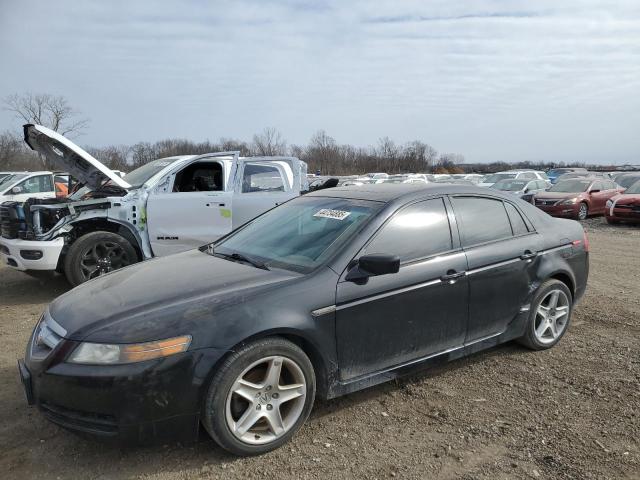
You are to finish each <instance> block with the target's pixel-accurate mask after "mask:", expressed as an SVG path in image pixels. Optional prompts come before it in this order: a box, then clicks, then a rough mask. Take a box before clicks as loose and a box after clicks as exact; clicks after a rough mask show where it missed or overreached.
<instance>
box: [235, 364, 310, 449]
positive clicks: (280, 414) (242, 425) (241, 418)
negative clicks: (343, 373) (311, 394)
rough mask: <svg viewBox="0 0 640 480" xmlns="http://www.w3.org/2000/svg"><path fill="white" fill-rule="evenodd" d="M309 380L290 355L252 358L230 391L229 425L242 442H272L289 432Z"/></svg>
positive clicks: (297, 414)
mask: <svg viewBox="0 0 640 480" xmlns="http://www.w3.org/2000/svg"><path fill="white" fill-rule="evenodd" d="M306 395H307V382H306V379H305V377H304V373H303V372H302V369H301V368H300V366H299V365H298V364H297V363H296V362H294V361H293V360H291V359H290V358H287V357H283V356H270V357H265V358H262V359H260V360H258V361H256V362H253V363H252V364H251V365H249V367H247V368H246V369H245V370H244V371H243V372H242V373H241V374H240V375H239V376H238V378H236V380H235V382H234V383H233V385H232V387H231V390H230V391H229V394H228V395H227V400H226V407H225V410H226V411H225V416H226V422H227V427H228V428H229V430H230V431H231V433H232V434H233V435H234V436H235V437H236V438H237V439H239V440H241V441H242V442H245V443H248V444H251V445H264V444H267V443H270V442H272V441H274V440H276V439H278V438H280V437H282V436H283V435H284V434H285V433H287V432H288V431H289V430H290V429H291V428H292V427H293V426H294V425H295V424H296V422H297V420H298V419H299V418H300V415H301V414H302V412H303V410H304V405H305V400H306Z"/></svg>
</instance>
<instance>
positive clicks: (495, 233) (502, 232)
mask: <svg viewBox="0 0 640 480" xmlns="http://www.w3.org/2000/svg"><path fill="white" fill-rule="evenodd" d="M451 200H452V201H453V208H454V210H455V212H456V218H457V219H458V223H459V224H460V230H461V234H462V243H463V245H464V246H466V247H468V246H471V245H477V244H479V243H485V242H490V241H493V240H500V239H503V238H508V237H511V236H512V234H511V224H510V223H509V217H507V211H506V210H505V208H504V205H503V204H502V201H500V200H494V199H492V198H481V197H453V198H452V199H451Z"/></svg>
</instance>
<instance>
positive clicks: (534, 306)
mask: <svg viewBox="0 0 640 480" xmlns="http://www.w3.org/2000/svg"><path fill="white" fill-rule="evenodd" d="M572 307H573V302H572V296H571V291H570V290H569V288H568V287H567V286H566V285H565V284H564V283H563V282H561V281H560V280H555V279H551V280H547V281H546V282H544V283H543V284H542V285H540V287H539V288H538V291H537V292H536V295H535V297H534V299H533V302H531V309H530V313H529V321H528V323H527V327H526V331H525V334H524V335H523V336H522V337H521V338H520V339H519V341H520V343H522V344H523V345H525V346H527V347H529V348H531V349H532V350H544V349H546V348H551V347H553V346H554V345H555V344H556V343H558V342H559V341H560V339H561V338H562V336H563V335H564V334H565V332H566V331H567V328H568V327H569V322H570V320H571V312H572Z"/></svg>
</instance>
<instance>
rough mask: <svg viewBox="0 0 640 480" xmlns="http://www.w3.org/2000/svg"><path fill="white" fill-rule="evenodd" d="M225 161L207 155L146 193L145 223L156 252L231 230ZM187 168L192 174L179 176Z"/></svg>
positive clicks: (207, 240) (170, 250)
mask: <svg viewBox="0 0 640 480" xmlns="http://www.w3.org/2000/svg"><path fill="white" fill-rule="evenodd" d="M227 165H228V164H227V163H225V162H219V161H213V160H210V159H204V160H200V161H197V162H194V163H191V164H188V165H187V166H183V167H181V168H180V170H179V171H176V172H172V173H171V174H170V175H168V176H167V177H166V178H165V179H164V180H163V181H161V182H160V184H159V185H158V186H156V187H155V188H154V189H153V191H152V192H151V193H150V194H149V197H148V199H147V224H148V228H149V241H150V243H151V249H152V250H153V254H154V255H155V256H162V255H169V254H172V253H178V252H182V251H185V250H189V249H192V248H197V247H200V246H202V245H205V244H207V243H210V242H213V241H214V240H217V239H218V238H220V237H221V236H223V235H226V234H227V233H229V232H230V231H231V201H232V192H230V191H226V190H225V187H226V185H225V184H224V178H225V175H224V174H225V172H224V168H227ZM186 172H189V174H190V175H191V176H190V177H189V178H182V176H184V174H185V173H186ZM220 172H221V174H220ZM181 175H182V176H181ZM214 178H216V180H213V179H214ZM215 181H218V182H219V183H220V185H216V184H215ZM179 184H180V185H182V188H180V187H179ZM184 190H186V191H184Z"/></svg>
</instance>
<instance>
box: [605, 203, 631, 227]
mask: <svg viewBox="0 0 640 480" xmlns="http://www.w3.org/2000/svg"><path fill="white" fill-rule="evenodd" d="M605 215H606V217H607V218H608V219H609V220H616V221H619V222H634V223H636V222H640V208H638V207H628V206H626V205H624V206H620V207H619V206H617V205H616V206H615V207H614V208H613V211H612V210H611V208H607V209H606V212H605Z"/></svg>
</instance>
